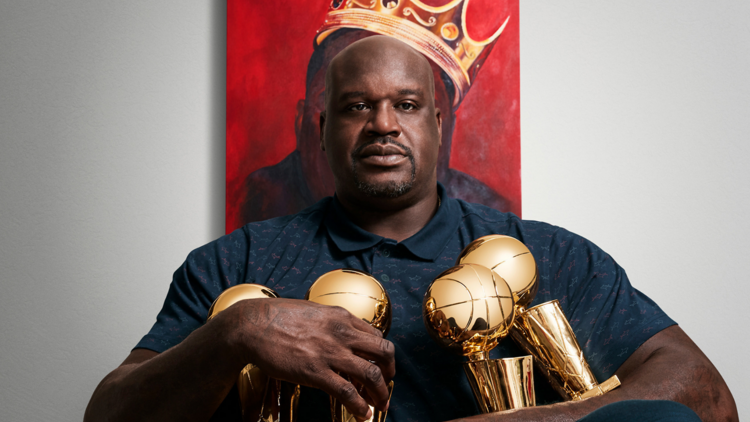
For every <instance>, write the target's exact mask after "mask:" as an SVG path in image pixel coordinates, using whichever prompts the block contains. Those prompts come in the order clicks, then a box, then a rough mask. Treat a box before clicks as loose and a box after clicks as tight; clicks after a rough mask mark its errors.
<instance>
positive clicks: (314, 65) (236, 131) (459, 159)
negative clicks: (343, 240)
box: [226, 0, 521, 232]
mask: <svg viewBox="0 0 750 422" xmlns="http://www.w3.org/2000/svg"><path fill="white" fill-rule="evenodd" d="M518 13H519V7H518V0H424V1H420V0H307V1H299V0H292V1H285V2H263V1H259V0H229V1H228V13H227V86H226V106H227V110H226V115H227V121H226V142H227V148H226V154H227V157H226V231H227V232H230V231H232V230H234V229H236V228H238V227H241V226H243V225H245V224H247V223H249V222H253V221H260V220H266V219H269V218H273V217H279V216H283V215H288V214H294V213H296V212H299V211H301V210H303V209H304V208H306V207H309V206H311V205H313V204H314V203H316V202H317V201H318V200H320V199H322V198H324V197H326V196H331V195H333V194H334V182H333V175H332V173H331V170H330V169H329V168H328V165H327V162H326V156H325V153H324V152H323V151H321V149H320V128H319V120H320V113H321V112H322V111H323V110H324V108H325V103H324V101H325V71H326V69H327V66H328V63H329V62H330V61H331V59H332V58H333V57H334V56H335V55H336V54H337V53H338V52H340V51H341V50H342V49H344V48H345V47H346V46H348V45H349V44H351V43H352V42H355V41H357V40H360V39H362V38H364V37H368V36H373V35H385V36H389V37H393V38H396V39H398V40H400V41H403V42H404V43H406V44H407V45H409V46H411V47H413V48H414V49H416V50H417V51H419V52H420V53H422V54H423V55H424V56H425V57H427V59H428V60H429V62H430V64H431V65H432V68H433V75H434V80H435V102H436V106H437V107H438V108H439V110H440V112H441V116H442V139H441V147H440V152H439V159H438V167H437V177H438V181H439V182H440V183H442V185H443V186H444V187H445V189H446V192H447V194H448V195H449V196H453V197H456V198H460V199H463V200H465V201H468V202H474V203H481V204H484V205H487V206H489V207H492V208H495V209H498V210H500V211H504V212H513V213H515V214H516V215H518V216H521V157H520V89H519V44H518V43H519V15H518Z"/></svg>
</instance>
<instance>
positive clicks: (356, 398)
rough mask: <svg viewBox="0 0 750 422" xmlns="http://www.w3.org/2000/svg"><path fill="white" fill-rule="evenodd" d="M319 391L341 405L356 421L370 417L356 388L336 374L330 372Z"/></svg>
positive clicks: (365, 403)
mask: <svg viewBox="0 0 750 422" xmlns="http://www.w3.org/2000/svg"><path fill="white" fill-rule="evenodd" d="M321 389H322V390H323V391H325V392H326V393H328V394H329V395H331V397H333V398H335V399H337V400H338V401H339V403H341V404H343V405H344V406H345V407H346V408H347V409H348V410H349V412H351V413H352V414H353V415H354V416H355V417H356V418H357V419H358V420H367V419H369V418H370V417H371V416H372V413H371V411H370V406H368V405H367V402H366V401H365V399H364V398H362V396H360V395H359V392H358V391H357V387H355V386H354V384H352V383H351V382H349V381H347V380H345V379H344V378H342V377H341V376H339V375H338V374H336V373H334V372H331V373H330V375H329V377H328V379H327V382H325V383H324V385H323V386H322V387H321Z"/></svg>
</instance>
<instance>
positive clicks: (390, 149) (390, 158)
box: [356, 142, 409, 167]
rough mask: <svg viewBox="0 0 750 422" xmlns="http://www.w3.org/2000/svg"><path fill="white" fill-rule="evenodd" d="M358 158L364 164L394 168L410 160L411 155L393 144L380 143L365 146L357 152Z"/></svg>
mask: <svg viewBox="0 0 750 422" xmlns="http://www.w3.org/2000/svg"><path fill="white" fill-rule="evenodd" d="M356 156H357V158H358V159H359V160H360V161H361V162H362V163H363V164H369V165H374V166H381V167H392V166H397V165H400V164H401V163H402V162H403V161H404V160H408V158H409V153H408V152H406V151H404V150H403V149H401V148H399V147H398V146H397V145H394V144H392V143H387V144H383V143H379V142H378V143H372V144H369V145H366V146H364V147H363V148H361V150H359V151H357V154H356Z"/></svg>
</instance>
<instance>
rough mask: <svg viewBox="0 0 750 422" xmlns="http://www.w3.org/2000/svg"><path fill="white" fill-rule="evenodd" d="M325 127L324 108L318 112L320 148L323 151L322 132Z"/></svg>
mask: <svg viewBox="0 0 750 422" xmlns="http://www.w3.org/2000/svg"><path fill="white" fill-rule="evenodd" d="M325 127H326V112H325V110H323V111H321V112H320V150H321V151H325V150H326V146H325V142H324V140H323V132H324V129H325Z"/></svg>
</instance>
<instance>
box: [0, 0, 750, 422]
mask: <svg viewBox="0 0 750 422" xmlns="http://www.w3.org/2000/svg"><path fill="white" fill-rule="evenodd" d="M221 3H222V2H219V1H216V2H208V1H202V2H177V1H160V2H141V1H138V2H99V1H84V0H69V1H66V2H46V1H39V0H23V1H15V2H2V3H0V143H1V144H0V145H1V149H0V269H2V276H1V277H2V281H0V321H2V324H0V421H21V420H39V421H47V420H49V421H53V420H55V421H57V420H80V418H81V417H82V415H83V411H84V409H85V406H86V403H87V402H88V399H89V397H90V395H91V393H92V391H93V389H94V387H95V386H96V384H97V383H98V381H99V380H100V379H101V378H102V377H103V376H104V375H105V374H106V373H107V372H108V371H110V370H111V369H113V368H114V367H115V366H117V365H118V364H119V363H120V362H121V361H122V359H124V358H125V356H126V355H127V354H128V352H129V350H130V348H131V347H132V346H133V345H134V344H135V343H136V342H137V341H138V339H139V338H140V336H141V335H143V334H144V333H145V332H146V331H147V330H148V328H149V327H150V325H151V323H152V321H153V319H154V316H155V315H156V313H157V312H158V310H159V308H160V306H161V302H162V300H163V298H164V295H165V293H166V291H167V287H168V284H169V281H170V278H171V273H172V271H173V270H174V269H175V268H176V267H177V266H178V265H179V264H180V263H181V262H182V260H183V259H184V257H185V255H186V254H187V253H188V252H189V251H190V250H191V249H193V248H195V247H197V246H199V245H201V244H203V243H205V242H208V241H210V240H212V239H213V238H215V237H217V236H219V235H221V234H222V232H223V199H224V197H223V191H224V179H223V174H224V167H223V161H224V155H223V154H224V146H223V142H224V129H223V128H224V96H223V90H224V65H223V64H224V60H225V53H224V44H225V38H224V33H225V19H224V14H225V9H224V8H223V6H222V5H221ZM561 3H562V2H544V4H542V2H532V1H526V0H523V1H522V4H521V79H522V81H521V82H522V86H521V96H522V98H521V103H522V131H523V135H522V137H523V149H522V153H523V195H524V217H525V218H531V219H538V220H545V221H549V222H553V223H555V224H558V225H561V226H564V227H566V228H568V229H570V230H573V231H575V232H578V233H580V234H583V235H584V236H586V237H588V238H589V239H592V240H593V241H595V242H596V243H597V244H599V245H600V246H601V247H603V248H604V249H605V250H607V251H608V252H610V253H611V254H612V255H613V256H614V257H615V258H616V259H617V260H618V262H619V263H620V264H621V265H623V267H625V268H626V269H627V270H628V274H629V276H630V278H631V280H632V281H633V283H634V284H635V285H636V287H638V288H639V289H641V290H643V291H644V292H646V293H647V294H649V295H650V296H651V297H652V298H654V299H655V300H656V301H657V302H658V303H659V304H660V305H662V307H663V308H664V309H665V310H666V311H667V312H668V313H669V314H670V315H671V316H672V317H674V318H675V319H676V320H677V321H679V322H680V324H681V325H682V327H683V328H684V329H685V331H687V332H688V334H690V335H691V337H692V338H693V339H694V340H695V342H696V343H697V344H698V345H699V346H700V347H701V348H702V349H703V351H704V352H705V353H706V354H707V355H708V356H709V358H710V359H711V360H712V361H713V362H714V363H715V364H716V366H717V367H718V368H719V370H720V371H721V373H722V374H723V376H724V378H725V379H726V380H727V382H728V384H729V386H730V388H731V389H732V391H733V393H734V395H735V397H736V398H737V399H738V404H739V407H740V414H741V415H742V416H744V417H750V405H748V404H745V400H743V399H744V397H745V396H747V395H748V393H750V383H748V375H750V374H748V365H747V363H745V361H744V359H743V358H744V354H743V353H742V352H741V351H742V349H743V347H745V346H747V345H748V341H746V340H744V339H743V338H741V337H740V336H738V335H737V333H746V332H747V331H748V330H747V328H746V325H747V323H748V312H747V307H746V305H745V303H746V300H744V298H743V296H746V295H748V294H750V288H748V283H747V275H746V274H747V273H748V271H747V267H748V263H747V262H746V261H747V260H746V257H747V256H748V255H750V247H748V242H747V241H746V240H745V239H746V238H747V237H748V235H750V223H748V221H747V219H746V218H744V217H745V216H746V215H748V213H749V212H750V200H749V199H748V197H747V192H748V186H747V185H748V181H750V170H748V168H747V166H746V164H745V163H746V162H748V160H750V146H749V144H748V142H745V141H744V138H745V137H746V135H745V134H746V133H747V132H748V129H750V127H749V126H750V123H749V122H750V115H749V114H750V113H749V111H750V80H749V79H748V78H747V75H748V74H750V55H748V51H750V31H748V24H747V18H748V16H750V3H748V2H746V1H744V0H734V1H717V2H710V3H709V2H698V1H695V0H690V1H687V0H682V1H661V2H653V1H633V0H630V1H608V2H600V1H588V2H587V1H568V2H565V5H562V4H561Z"/></svg>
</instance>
